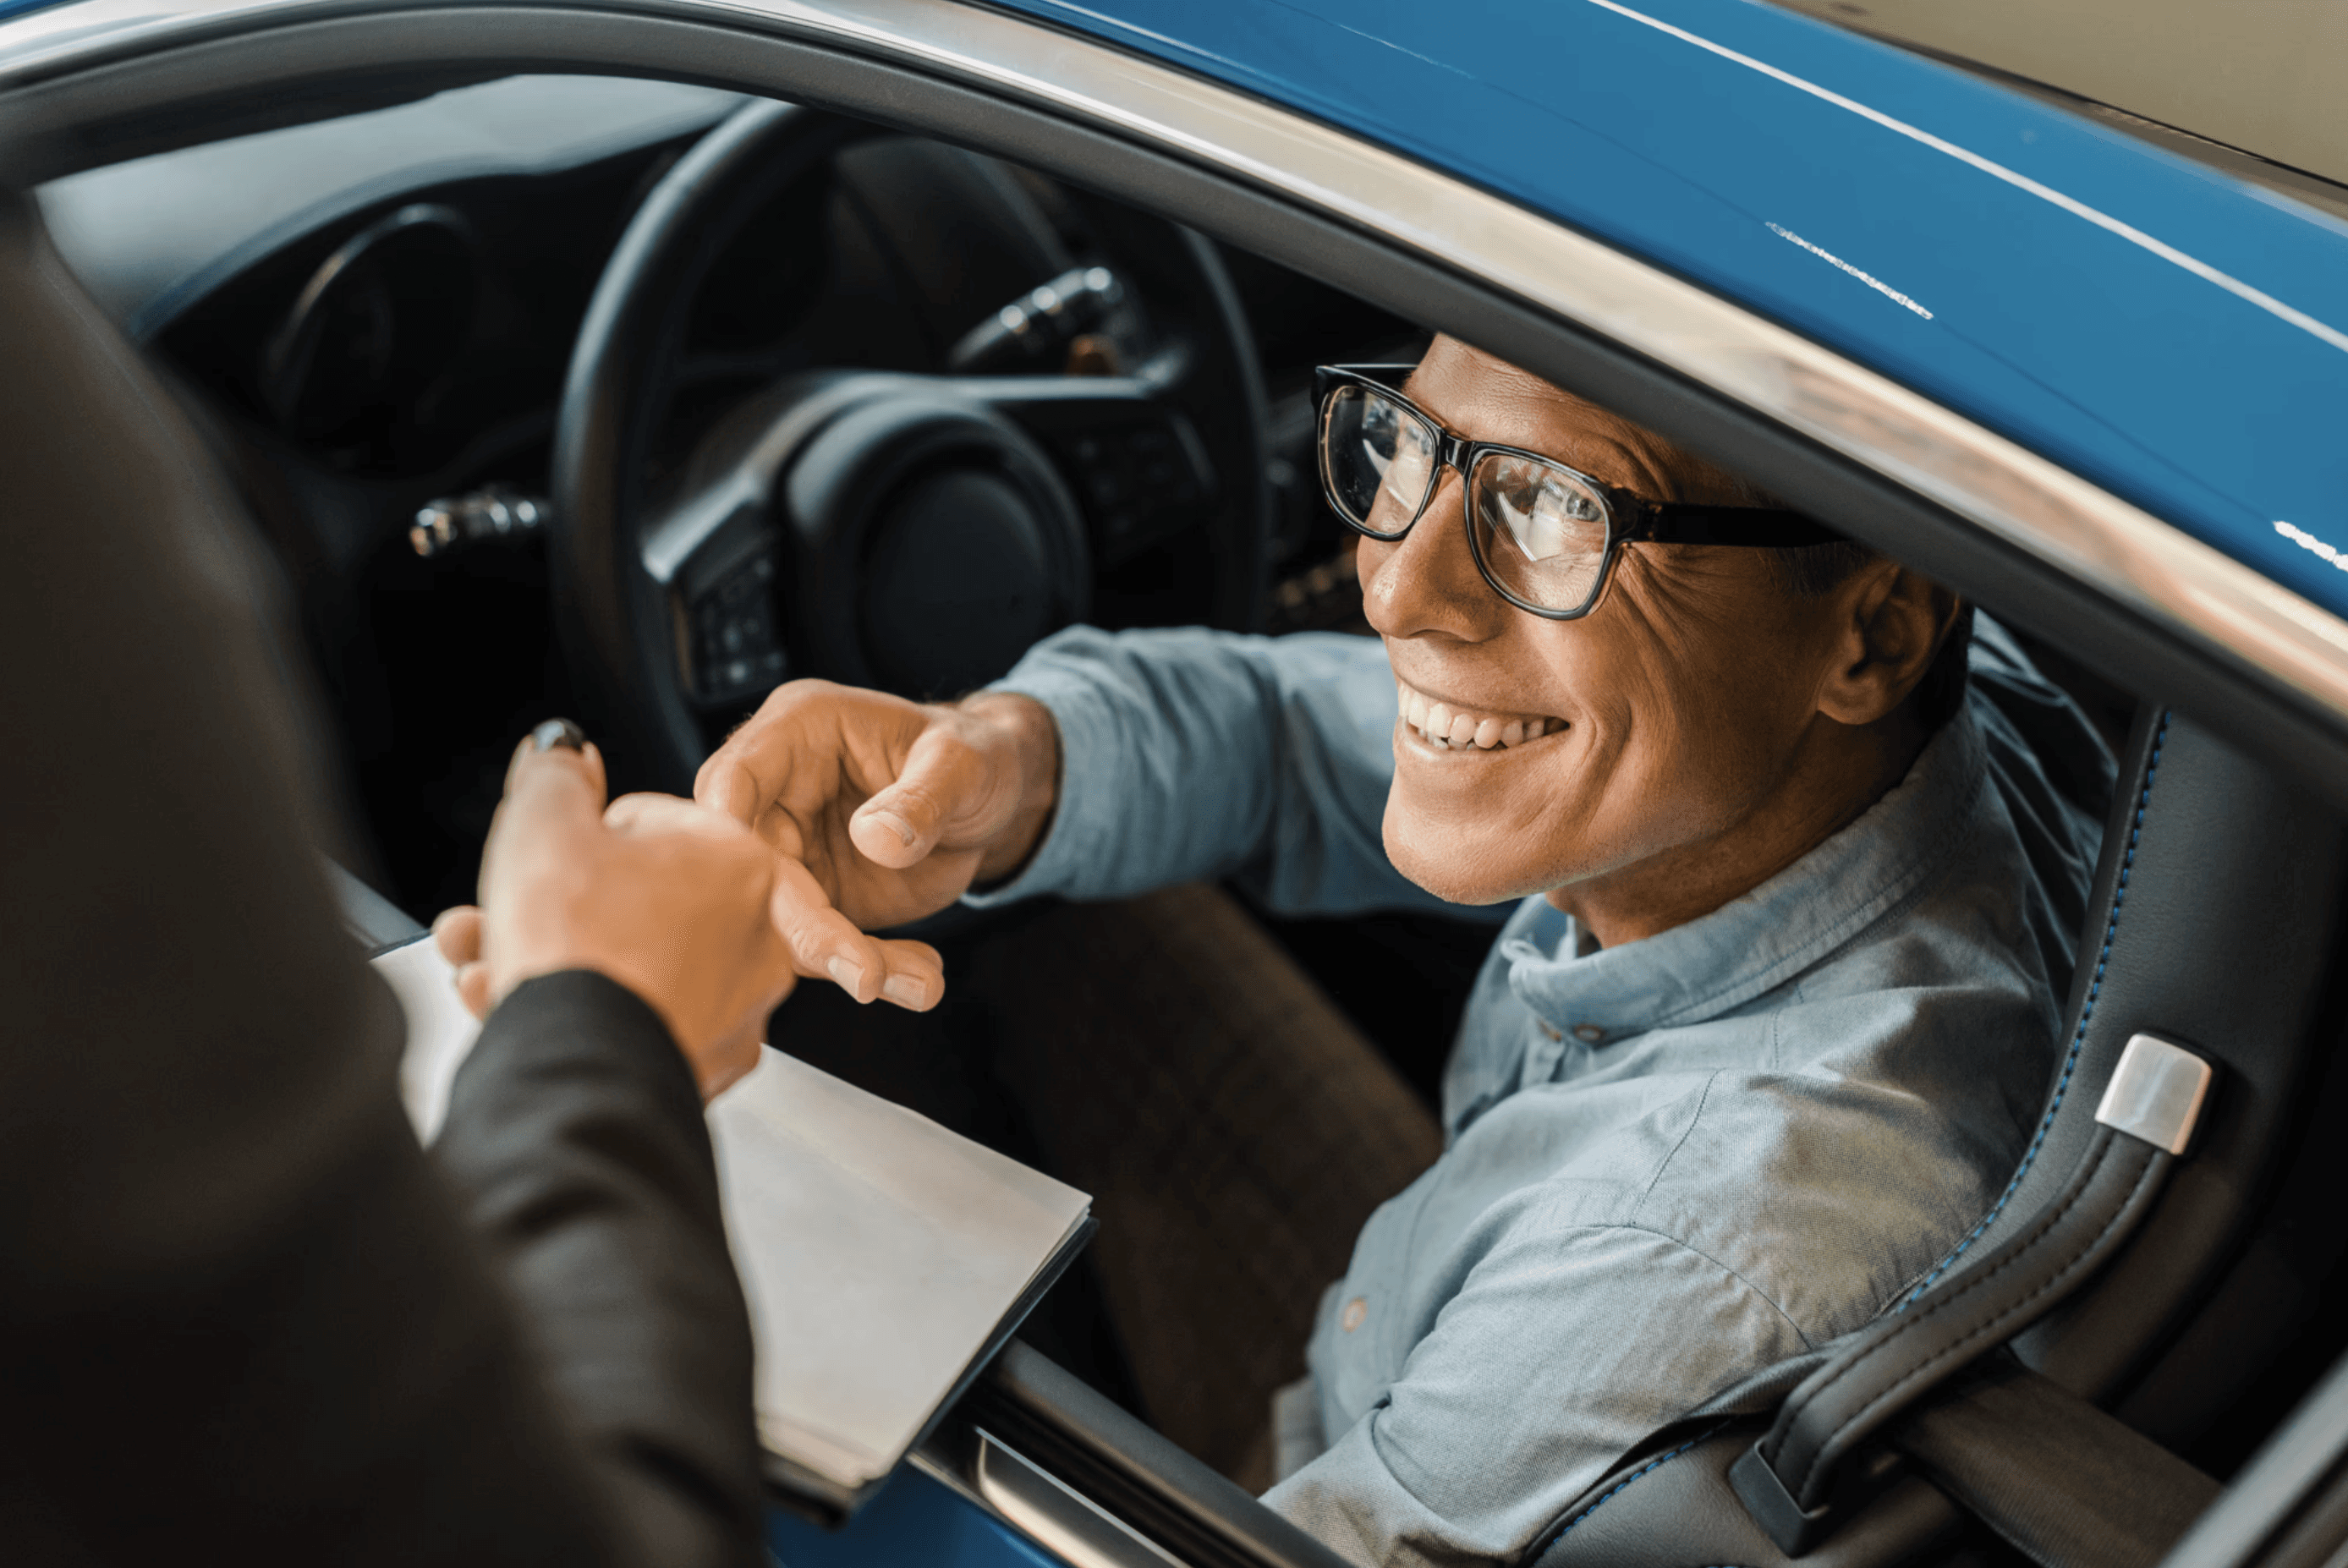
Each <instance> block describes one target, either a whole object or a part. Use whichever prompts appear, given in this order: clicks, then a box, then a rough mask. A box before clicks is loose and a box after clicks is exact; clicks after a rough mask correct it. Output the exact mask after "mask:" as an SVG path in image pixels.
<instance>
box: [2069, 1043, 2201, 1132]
mask: <svg viewBox="0 0 2348 1568" xmlns="http://www.w3.org/2000/svg"><path fill="white" fill-rule="evenodd" d="M2216 1077H2217V1073H2216V1072H2215V1070H2214V1069H2212V1068H2210V1066H2209V1063H2208V1062H2205V1061H2203V1060H2202V1059H2201V1058H2200V1057H2197V1056H2195V1055H2194V1054H2193V1053H2192V1052H2191V1051H2188V1050H2187V1049H2185V1048H2184V1047H2181V1046H2172V1045H2170V1044H2169V1043H2168V1041H2167V1040H2164V1039H2161V1038H2159V1037H2157V1036H2154V1035H2135V1036H2132V1037H2129V1040H2128V1043H2127V1048H2126V1049H2124V1050H2122V1051H2121V1052H2120V1063H2119V1066H2118V1067H2117V1068H2114V1069H2113V1071H2112V1081H2111V1082H2110V1083H2109V1084H2108V1085H2106V1087H2105V1089H2104V1099H2103V1103H2101V1104H2100V1105H2098V1106H2096V1120H2097V1121H2099V1122H2102V1123H2103V1124H2104V1125H2105V1126H2106V1127H2108V1128H2110V1129H2112V1130H2114V1131H2116V1132H2125V1133H2127V1135H2128V1136H2129V1137H2131V1138H2140V1139H2142V1140H2144V1141H2145V1142H2147V1143H2149V1144H2151V1145H2152V1146H2153V1147H2154V1148H2155V1149H2164V1150H2168V1152H2169V1153H2171V1154H2182V1153H2184V1152H2185V1147H2186V1145H2187V1144H2188V1143H2190V1142H2192V1141H2193V1129H2194V1125H2195V1124H2196V1123H2197V1122H2199V1120H2200V1119H2201V1106H2202V1103H2203V1102H2204V1101H2205V1100H2207V1099H2209V1085H2210V1083H2211V1082H2212V1081H2213V1080H2214V1079H2215V1078H2216Z"/></svg>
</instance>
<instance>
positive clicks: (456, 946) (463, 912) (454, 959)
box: [432, 903, 481, 968]
mask: <svg viewBox="0 0 2348 1568" xmlns="http://www.w3.org/2000/svg"><path fill="white" fill-rule="evenodd" d="M432 942H433V945H435V946H437V947H438V948H439V949H440V956H441V957H443V958H446V959H447V960H448V962H449V963H451V964H453V965H457V966H458V967H459V968H462V967H463V966H464V965H468V964H471V963H473V962H475V961H476V960H478V959H479V957H480V956H481V911H480V906H479V905H478V904H470V903H460V904H458V905H457V906H456V907H455V908H454V909H444V910H442V911H441V912H440V913H439V916H438V919H436V920H434V921H433V923H432Z"/></svg>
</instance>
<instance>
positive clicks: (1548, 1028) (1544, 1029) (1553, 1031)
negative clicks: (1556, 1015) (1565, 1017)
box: [1540, 1023, 1565, 1040]
mask: <svg viewBox="0 0 2348 1568" xmlns="http://www.w3.org/2000/svg"><path fill="white" fill-rule="evenodd" d="M1540 1031H1541V1033H1542V1034H1544V1035H1547V1036H1548V1037H1550V1039H1552V1040H1561V1039H1563V1038H1565V1036H1564V1035H1563V1034H1562V1033H1561V1032H1560V1030H1559V1029H1558V1026H1556V1025H1555V1024H1550V1023H1543V1024H1542V1025H1541V1026H1540Z"/></svg>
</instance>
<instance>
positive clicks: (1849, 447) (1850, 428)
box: [0, 0, 2348, 719]
mask: <svg viewBox="0 0 2348 1568" xmlns="http://www.w3.org/2000/svg"><path fill="white" fill-rule="evenodd" d="M381 8H382V9H394V8H397V7H396V6H389V5H387V6H384V7H381ZM617 8H621V9H628V8H631V7H617ZM352 9H353V7H352V5H349V4H348V3H347V0H80V3H79V4H69V5H59V6H56V7H53V8H50V9H47V10H44V11H38V12H35V13H32V14H31V15H26V16H23V17H19V18H17V19H15V21H12V22H6V23H0V91H5V89H6V88H8V87H10V86H12V85H15V84H16V83H20V82H24V81H27V80H33V79H38V78H40V77H48V76H52V75H55V74H57V73H58V72H59V71H62V70H70V69H73V68H75V67H77V65H78V64H80V63H81V62H83V61H85V60H91V59H95V58H99V57H113V56H117V55H118V54H119V53H120V52H121V51H123V50H124V49H125V48H126V47H129V48H138V49H141V50H143V49H148V48H156V47H162V46H168V45H170V44H172V43H176V42H179V41H180V40H182V39H189V40H192V39H194V38H198V37H204V36H220V35H221V34H223V33H233V32H238V31H244V30H249V29H254V28H259V27H263V26H275V25H282V24H284V23H289V22H293V21H301V20H309V19H312V18H317V17H324V16H331V15H338V14H341V15H347V14H348V13H349V12H350V11H351V10H352ZM642 9H643V10H644V11H645V12H649V13H657V14H660V15H670V16H676V17H681V18H685V19H690V20H699V21H704V22H708V23H712V24H716V25H719V26H733V27H747V28H754V29H758V30H765V31H771V32H774V33H777V34H779V35H782V36H789V37H793V38H796V39H798V40H800V41H804V42H808V43H814V44H819V45H823V46H830V47H834V48H838V49H841V50H845V51H849V52H853V53H856V54H859V55H863V56H866V57H872V58H876V59H879V60H882V61H885V62H889V63H892V64H897V65H901V66H905V67H911V68H914V69H917V70H921V71H923V72H925V73H928V74H932V75H934V76H938V77H945V78H948V79H952V80H957V81H960V82H963V83H965V84H969V85H972V86H975V87H979V88H984V89H986V90H989V91H992V92H994V93H997V94H1001V95H1004V96H1006V97H1011V98H1018V99H1022V100H1025V102H1027V103H1029V104H1032V105H1035V106H1037V107H1040V108H1045V109H1047V110H1049V111H1051V112H1053V113H1055V114H1057V115H1060V116H1063V117H1066V118H1069V119H1077V120H1081V121H1085V122H1088V123H1090V124H1091V125H1093V126H1096V127H1098V128H1101V129H1107V130H1108V131H1111V132H1112V133H1114V134H1117V135H1118V136H1121V137H1123V138H1125V139H1129V140H1131V141H1134V142H1136V143H1138V144H1140V145H1142V146H1145V147H1148V148H1150V149H1153V150H1159V151H1161V152H1165V153H1169V154H1171V155H1173V156H1176V157H1178V158H1180V159H1182V160H1185V161H1188V162H1189V163H1192V164H1195V165H1199V166H1202V167H1205V168H1207V169H1210V170H1214V171H1216V172H1218V173H1220V174H1222V175H1224V176H1226V177H1229V178H1231V179H1234V180H1236V181H1241V182H1244V183H1247V184H1250V185H1252V186H1255V187H1257V188H1259V189H1261V190H1263V191H1267V192H1269V193H1271V194H1272V195H1275V196H1277V197H1279V198H1282V199H1283V200H1285V201H1290V202H1292V203H1294V204H1296V205H1298V206H1301V207H1303V208H1306V209H1310V210H1312V211H1317V212H1319V213H1321V214H1323V215H1325V216H1327V217H1330V218H1333V219H1335V220H1336V221H1338V222H1344V223H1346V224H1349V225H1352V226H1354V227H1356V228H1359V229H1361V230H1364V231H1366V232H1370V233H1373V234H1375V235H1376V236H1378V237H1379V238H1380V239H1382V240H1384V241H1385V242H1387V243H1388V244H1390V245H1392V246H1394V247H1395V248H1397V249H1399V250H1402V251H1405V252H1407V253H1415V254H1416V255H1417V256H1419V257H1421V258H1423V259H1425V260H1426V261H1428V262H1430V263H1434V264H1436V265H1437V266H1440V267H1443V268H1445V269H1447V270H1450V271H1454V272H1459V273H1467V274H1468V275H1470V276H1473V277H1475V278H1477V279H1478V280H1479V281H1480V282H1482V283H1483V284H1487V285H1488V286H1490V287H1493V288H1495V289H1498V290H1499V291H1502V292H1504V293H1506V294H1512V295H1514V296H1516V297H1517V298H1518V299H1519V300H1521V301H1523V302H1524V303H1526V304H1529V305H1531V306H1533V307H1535V308H1537V309H1539V310H1541V311H1543V312H1546V313H1548V314H1550V315H1553V316H1555V317H1557V318H1559V319H1560V320H1562V321H1565V322H1568V323H1570V324H1573V325H1577V326H1579V327H1581V328H1582V329H1584V330H1587V331H1589V332H1591V333H1593V334H1595V335H1600V336H1601V337H1605V338H1608V339H1612V341H1613V342H1615V343H1617V344H1619V345H1621V346H1623V347H1625V348H1627V349H1629V350H1631V351H1632V352H1634V353H1636V354H1639V355H1642V356H1645V357H1647V358H1649V359H1651V360H1653V361H1654V362H1656V363H1657V364H1660V365H1662V366H1666V367H1667V368H1669V369H1671V370H1673V371H1674V372H1676V373H1678V374H1679V375H1681V376H1683V377H1687V378H1688V379H1689V380H1691V381H1694V382H1695V383H1697V384H1699V385H1701V386H1704V387H1708V388H1710V389H1711V390H1713V391H1715V392H1716V393H1718V394H1720V395H1722V396H1724V397H1727V398H1729V399H1732V400H1734V401H1735V402H1736V403H1739V404H1742V405H1744V406H1745V407H1748V408H1751V409H1753V410H1755V411H1756V412H1759V413H1761V414H1763V415H1765V416H1766V417H1768V418H1772V419H1774V420H1776V422H1777V423H1779V424H1780V425H1783V426H1784V427H1786V428H1789V429H1791V430H1794V431H1796V432H1798V433H1799V434H1801V435H1803V436H1806V437H1807V438H1810V439H1811V440H1813V441H1816V442H1817V443H1818V444H1819V445H1820V446H1822V447H1824V448H1826V449H1828V450H1830V451H1833V452H1836V453H1838V454H1839V455H1841V456H1842V457H1844V458H1847V459H1850V460H1851V461H1853V462H1856V463H1858V464H1859V465H1861V466H1863V467H1865V468H1867V469H1871V470H1873V471H1874V472H1876V473H1878V474H1880V475H1882V476H1884V477H1885V478H1887V479H1890V480H1893V481H1894V482H1896V483H1898V484H1900V485H1901V486H1903V487H1905V488H1906V489H1908V490H1911V491H1913V492H1915V493H1916V494H1918V495H1920V496H1922V497H1924V498H1925V499H1927V500H1931V501H1933V502H1935V503H1937V504H1939V505H1940V506H1941V507H1944V508H1946V509H1947V510H1948V511H1951V512H1952V513H1954V514H1955V515H1957V516H1959V517H1962V518H1964V519H1966V520H1967V521H1971V522H1972V523H1973V524H1975V525H1976V526H1978V527H1980V528H1981V529H1982V530H1983V531H1985V532H1987V533H1988V534H1989V535H1991V536H1992V537H1993V538H1995V539H1997V540H2000V541H2002V542H2004V543H2006V544H2008V545H2010V546H2013V548H2015V549H2018V550H2020V551H2022V552H2025V553H2026V554H2028V555H2030V556H2033V557H2034V558H2036V559H2038V560H2040V561H2042V562H2046V563H2048V564H2050V565H2052V566H2054V567H2055V568H2056V569H2057V570H2059V571H2061V572H2062V573H2065V574H2066V575H2067V576H2069V577H2071V578H2073V579H2075V580H2076V581H2078V582H2080V583H2084V584H2085V585H2087V586H2089V587H2091V588H2093V589H2095V590H2096V591H2097V592H2099V593H2102V594H2103V595H2105V596H2106V598H2108V599H2109V600H2111V601H2112V602H2113V603H2116V604H2118V605H2120V606H2121V607H2123V608H2125V609H2127V610H2129V611H2132V612H2134V613H2135V614H2137V615H2139V616H2141V617H2143V618H2145V619H2146V620H2147V621H2149V622H2150V623H2152V624H2155V625H2157V626H2159V627H2161V628H2163V629H2164V630H2167V631H2168V632H2170V633H2172V634H2177V635H2179V636H2181V637H2183V638H2185V639H2187V640H2188V642H2191V643H2194V644H2198V645H2201V646H2203V647H2205V648H2207V649H2210V650H2213V651H2215V652H2217V653H2219V655H2221V656H2230V658H2231V659H2232V660H2233V661H2237V662H2239V663H2240V664H2242V665H2248V666H2249V667H2250V668H2251V669H2252V670H2254V671H2257V672H2259V673H2260V674H2262V675H2263V676H2266V677H2268V678H2269V679H2270V680H2271V681H2273V682H2274V683H2276V684H2277V685H2279V686H2281V687H2283V688H2284V689H2286V690H2287V691H2289V692H2291V693H2293V694H2296V695H2297V696H2300V697H2301V698H2302V699H2304V700H2305V701H2307V702H2310V703H2312V705H2314V706H2315V707H2318V708H2320V709H2322V710H2323V711H2324V712H2326V713H2327V714H2328V715H2329V716H2331V717H2333V718H2335V719H2348V622H2343V620H2342V619H2341V618H2340V617H2339V616H2336V615H2334V614H2332V613H2331V612H2330V611H2328V610H2325V609H2323V608H2322V606H2320V605H2317V604H2315V603H2312V601H2310V600H2307V599H2305V598H2303V597H2302V596H2301V595H2299V594H2297V593H2292V592H2291V591H2290V590H2288V589H2286V588H2283V587H2281V586H2280V585H2278V584H2276V583H2272V582H2270V581H2269V580H2268V579H2267V578H2265V577H2264V576H2262V575H2261V574H2260V573H2258V572H2257V571H2256V570H2254V569H2253V568H2251V567H2249V566H2246V565H2244V564H2243V563H2241V562H2238V561H2236V560H2234V559H2233V558H2232V557H2230V556H2229V555H2227V554H2225V553H2224V552H2220V551H2219V550H2217V549H2216V548H2214V547H2212V546H2210V545H2208V544H2205V543H2203V542H2201V541H2199V540H2198V539H2196V538H2194V537H2193V536H2192V535H2190V534H2188V533H2187V532H2185V531H2183V530H2181V529H2179V528H2178V527H2176V526H2175V525H2173V524H2171V523H2168V522H2166V521H2162V520H2161V519H2159V518H2157V517H2155V516H2153V515H2152V514H2150V513H2148V512H2146V511H2142V510H2141V509H2139V508H2137V507H2136V506H2133V505H2131V504H2130V503H2128V502H2127V501H2125V500H2121V499H2119V498H2118V497H2116V496H2114V495H2112V494H2111V493H2110V492H2108V491H2106V490H2103V489H2101V488H2100V487H2098V486H2096V485H2095V484H2093V483H2091V482H2090V481H2088V480H2084V479H2081V478H2080V477H2079V476H2077V475H2075V474H2073V473H2071V472H2070V471H2069V470H2067V469H2064V468H2062V467H2061V466H2060V465H2059V464H2056V463H2055V462H2053V461H2051V460H2049V459H2045V458H2044V457H2041V456H2039V455H2038V454H2036V453H2034V452H2032V451H2030V450H2029V449H2026V448H2024V447H2022V446H2021V445H2019V444H2018V443H2016V442H2014V441H2012V440H2010V439H2008V438H2004V437H2003V436H2000V435H1998V434H1996V433H1995V432H1993V431H1991V430H1989V429H1986V428H1983V427H1982V426H1980V425H1977V424H1975V423H1973V422H1972V421H1971V420H1969V419H1967V418H1963V417H1962V416H1961V415H1958V414H1955V413H1953V412H1952V411H1950V410H1949V409H1947V408H1944V407H1941V406H1940V405H1938V404H1936V403H1934V402H1932V401H1931V399H1930V398H1928V397H1924V396H1922V395H1921V394H1920V393H1917V392H1915V391H1912V390H1910V388H1908V387H1903V386H1901V385H1900V384H1899V383H1897V382H1895V381H1893V380H1891V379H1890V377H1885V376H1882V375H1880V374H1879V373H1877V372H1875V371H1873V370H1870V369H1869V368H1867V367H1866V366H1862V365H1859V364H1858V363H1857V362H1855V361H1853V360H1850V359H1848V358H1846V357H1844V356H1841V355H1838V354H1837V353H1835V352H1834V351H1832V350H1830V349H1828V348H1826V347H1823V346H1820V345H1818V344H1816V343H1813V342H1811V341H1810V340H1808V339H1807V338H1805V337H1802V336H1801V335H1798V334H1797V333H1794V332H1792V331H1790V330H1789V329H1787V328H1785V327H1782V326H1779V325H1776V324H1775V323H1772V322H1769V321H1766V320H1765V319H1763V318H1761V317H1759V316H1756V315H1753V314H1751V313H1749V312H1747V311H1746V310H1744V309H1743V308H1741V307H1740V306H1737V305H1735V304H1731V303H1729V302H1728V301H1726V300H1725V299H1722V298H1721V297H1719V296H1717V295H1715V294H1710V293H1707V292H1706V291H1704V289H1701V288H1699V287H1697V286H1696V285H1694V284H1690V283H1687V282H1685V281H1684V280H1682V279H1680V278H1676V277H1673V276H1672V275H1671V274H1669V273H1664V272H1663V271H1661V270H1660V269H1657V268H1655V267H1653V266H1650V265H1649V264H1647V263H1643V262H1641V261H1638V260H1636V259H1635V258H1633V257H1632V256H1630V255H1628V254H1626V253H1622V252H1621V251H1618V250H1615V249H1613V248H1612V247H1611V246H1609V245H1606V244H1604V243H1602V242H1599V241H1597V240H1594V239H1591V237H1589V236H1588V235H1585V234H1582V233H1580V232H1576V231H1574V230H1571V229H1569V228H1567V227H1565V226H1564V225H1562V224H1560V223H1558V222H1554V221H1552V220H1550V219H1548V218H1544V217H1541V216H1540V215H1539V214H1537V213H1534V212H1531V211H1527V210H1526V209H1524V208H1521V207H1519V206H1517V205H1515V204H1513V203H1511V202H1509V201H1505V200H1503V199H1501V198H1499V197H1497V196H1494V195H1492V194H1490V193H1488V192H1487V191H1480V190H1478V189H1477V188H1476V187H1474V186H1472V185H1468V184H1467V183H1465V182H1463V181H1458V180H1455V179H1453V178H1452V177H1450V176H1448V175H1446V174H1443V173H1441V172H1439V171H1437V170H1434V169H1431V168H1429V167H1427V166H1426V165H1424V164H1420V163H1417V162H1416V161H1413V160H1410V159H1408V158H1406V157H1404V156H1402V155H1400V154H1398V153H1395V152H1392V151H1389V150H1385V149H1383V148H1380V147H1376V146H1375V145H1372V144H1370V143H1367V142H1365V141H1362V140H1360V139H1356V138H1354V137H1353V136H1351V135H1349V134H1347V133H1345V132H1344V131H1340V130H1337V129H1334V128H1332V127H1329V126H1326V125H1323V124H1322V123H1320V122H1318V121H1315V120H1312V119H1305V118H1304V117H1303V116H1301V115H1297V114H1294V113H1292V112H1290V111H1288V110H1285V109H1282V108H1278V107H1276V106H1274V105H1272V104H1270V103H1267V102H1264V101H1262V100H1261V99H1258V98H1251V97H1249V96H1247V95H1245V94H1242V93H1240V92H1237V91H1234V90H1232V89H1231V88H1225V87H1222V86H1220V85H1219V84H1216V83H1213V82H1211V81H1209V80H1207V79H1205V78H1203V77H1196V76H1192V75H1190V74H1189V73H1187V72H1184V71H1180V70H1178V69H1176V68H1174V67H1169V66H1164V65H1160V64H1159V63H1157V62H1155V61H1153V60H1149V59H1146V58H1143V57H1139V56H1137V55H1132V54H1128V53H1127V52H1125V51H1123V50H1120V49H1117V48H1116V47H1114V46H1109V45H1107V44H1103V43H1099V42H1097V41H1095V40H1092V39H1089V38H1086V37H1082V36H1076V35H1074V34H1070V33H1066V32H1061V31H1058V30H1056V29H1054V28H1052V27H1049V26H1045V25H1043V24H1041V23H1038V22H1035V21H1033V20H1030V19H1028V18H1025V17H1021V16H1016V15H1010V14H1008V13H1004V12H998V11H988V10H981V9H977V8H974V7H973V6H970V5H961V4H957V3H955V0H647V3H646V4H645V5H644V6H643V7H642Z"/></svg>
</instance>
